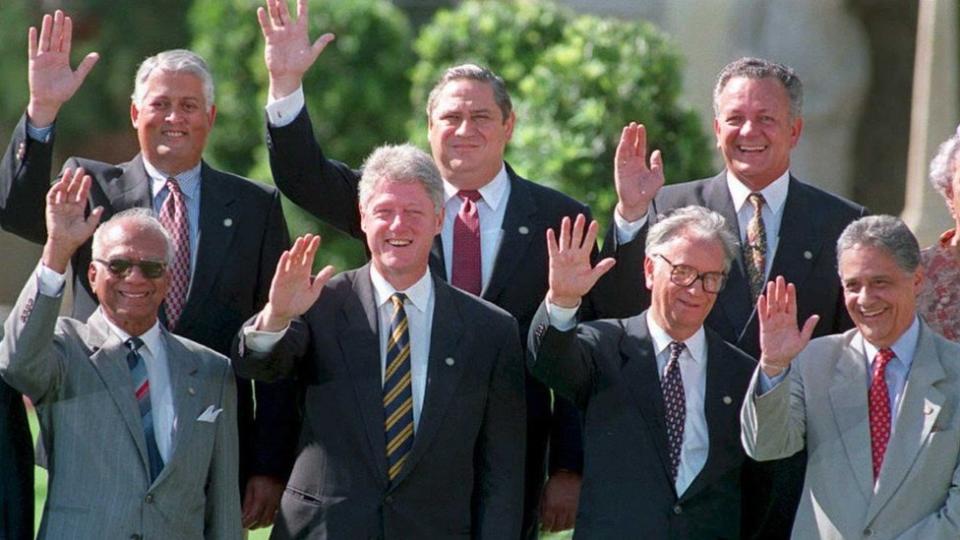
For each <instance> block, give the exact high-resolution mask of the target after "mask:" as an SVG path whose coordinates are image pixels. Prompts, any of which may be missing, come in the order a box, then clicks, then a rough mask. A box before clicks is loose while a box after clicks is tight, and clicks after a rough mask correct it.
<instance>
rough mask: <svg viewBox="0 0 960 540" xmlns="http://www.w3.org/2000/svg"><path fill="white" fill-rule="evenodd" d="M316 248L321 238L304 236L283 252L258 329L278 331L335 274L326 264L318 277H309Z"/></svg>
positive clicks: (309, 301) (299, 312)
mask: <svg viewBox="0 0 960 540" xmlns="http://www.w3.org/2000/svg"><path fill="white" fill-rule="evenodd" d="M319 248H320V237H319V236H318V235H315V234H305V235H303V236H301V237H299V238H297V240H296V242H294V243H293V247H291V248H290V249H288V250H287V251H284V252H283V255H281V256H280V261H279V262H278V263H277V272H276V273H275V274H274V275H273V282H272V283H271V284H270V299H269V301H268V302H267V305H266V306H264V308H263V311H261V312H260V317H259V323H258V326H257V330H265V331H268V332H279V331H281V330H283V329H284V328H286V327H287V325H288V324H289V323H290V320H291V319H293V318H294V317H297V316H299V315H302V314H304V313H305V312H306V311H307V310H308V309H310V306H312V305H313V304H314V302H316V301H317V298H319V297H320V291H321V290H323V286H324V285H326V283H327V281H330V278H331V277H333V273H334V269H333V267H332V266H330V265H327V266H325V267H324V268H323V270H321V271H320V273H319V274H317V275H316V276H311V274H310V272H311V270H312V268H313V258H314V256H315V255H316V254H317V249H319Z"/></svg>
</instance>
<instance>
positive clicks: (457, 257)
mask: <svg viewBox="0 0 960 540" xmlns="http://www.w3.org/2000/svg"><path fill="white" fill-rule="evenodd" d="M457 196H458V197H460V198H461V199H463V205H462V206H461V207H460V212H458V213H457V219H456V220H454V222H453V276H452V277H451V280H450V282H451V283H452V284H453V286H454V287H457V288H459V289H462V290H464V291H467V292H469V293H472V294H474V295H477V296H480V291H481V289H482V288H483V275H482V273H481V266H480V212H479V210H478V209H477V201H479V200H480V198H481V197H480V192H479V191H476V190H460V191H459V192H457Z"/></svg>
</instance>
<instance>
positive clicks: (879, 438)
mask: <svg viewBox="0 0 960 540" xmlns="http://www.w3.org/2000/svg"><path fill="white" fill-rule="evenodd" d="M894 356H895V355H894V354H893V351H891V350H890V349H886V348H884V349H880V350H879V351H877V355H876V356H875V357H873V377H872V378H871V379H870V392H869V393H868V394H867V398H868V403H869V409H870V453H871V455H872V456H873V481H874V482H876V481H877V477H879V476H880V466H881V465H883V454H884V453H885V452H886V451H887V443H888V442H889V441H890V393H889V391H888V390H887V377H886V375H887V363H888V362H890V360H892V359H893V358H894Z"/></svg>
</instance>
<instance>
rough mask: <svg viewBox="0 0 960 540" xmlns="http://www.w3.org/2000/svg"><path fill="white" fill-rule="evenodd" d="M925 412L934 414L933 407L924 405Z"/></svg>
mask: <svg viewBox="0 0 960 540" xmlns="http://www.w3.org/2000/svg"><path fill="white" fill-rule="evenodd" d="M923 414H933V407H924V409H923Z"/></svg>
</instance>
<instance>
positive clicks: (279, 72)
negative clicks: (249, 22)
mask: <svg viewBox="0 0 960 540" xmlns="http://www.w3.org/2000/svg"><path fill="white" fill-rule="evenodd" d="M266 3H267V7H266V9H264V8H262V7H260V8H257V20H258V21H260V30H261V31H262V32H263V39H264V40H265V42H266V47H265V48H264V50H263V58H264V60H265V61H266V63H267V72H268V73H269V74H270V95H271V96H272V97H273V98H274V99H280V98H282V97H285V96H288V95H290V94H291V93H293V92H294V91H296V89H297V88H299V87H300V84H301V82H302V81H303V74H304V73H306V72H307V69H309V68H310V66H312V65H313V63H314V61H316V59H317V57H318V56H320V53H321V52H323V49H324V48H325V47H326V46H327V44H328V43H330V42H331V41H333V38H334V35H333V34H330V33H327V34H323V35H322V36H320V37H319V38H317V40H316V41H314V42H313V44H312V45H311V44H310V35H309V33H308V32H307V24H308V22H309V21H308V17H307V0H297V18H296V19H293V18H291V16H290V10H289V9H287V0H266Z"/></svg>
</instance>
